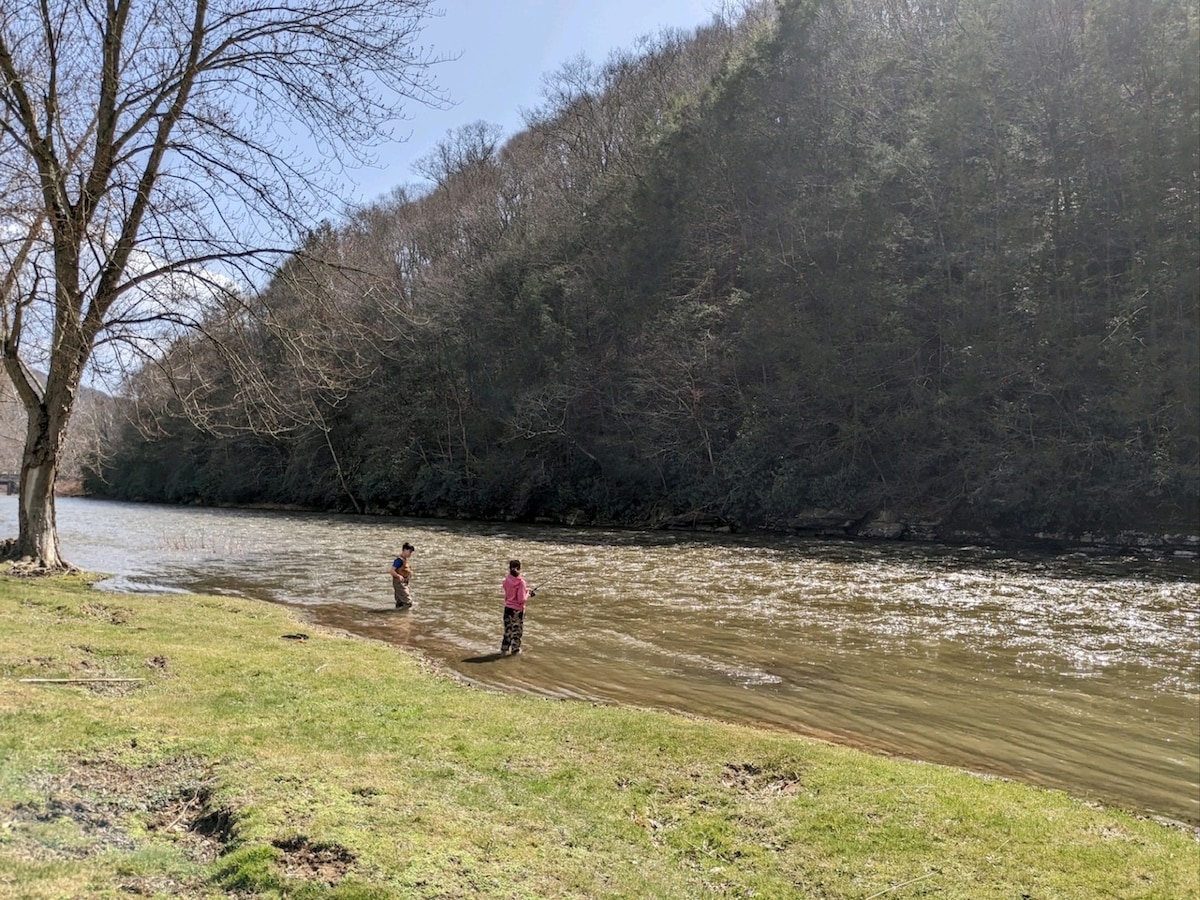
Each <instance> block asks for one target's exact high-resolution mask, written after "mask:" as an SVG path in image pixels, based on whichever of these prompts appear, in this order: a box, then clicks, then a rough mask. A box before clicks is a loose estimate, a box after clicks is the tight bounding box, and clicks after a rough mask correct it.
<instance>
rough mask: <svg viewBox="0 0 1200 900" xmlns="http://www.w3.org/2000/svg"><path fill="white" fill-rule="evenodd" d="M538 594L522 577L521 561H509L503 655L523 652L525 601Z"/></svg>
mask: <svg viewBox="0 0 1200 900" xmlns="http://www.w3.org/2000/svg"><path fill="white" fill-rule="evenodd" d="M536 593H537V592H536V591H530V590H529V587H528V586H527V585H526V584H525V579H524V578H522V577H521V561H520V560H519V559H510V560H509V561H508V575H507V576H506V577H505V579H504V639H503V641H501V643H500V653H501V655H503V654H505V653H509V652H511V653H512V654H513V655H514V656H515V655H516V654H518V653H520V652H521V634H522V633H523V632H524V630H525V600H526V598H527V597H533V596H534V595H535V594H536Z"/></svg>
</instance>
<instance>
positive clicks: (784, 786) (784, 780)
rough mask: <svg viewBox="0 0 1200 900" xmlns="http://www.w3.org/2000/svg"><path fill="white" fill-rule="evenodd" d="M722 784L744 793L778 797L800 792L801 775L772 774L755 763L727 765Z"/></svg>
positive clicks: (789, 773) (722, 773)
mask: <svg viewBox="0 0 1200 900" xmlns="http://www.w3.org/2000/svg"><path fill="white" fill-rule="evenodd" d="M721 784H723V785H724V786H725V787H727V788H731V789H733V790H736V791H742V792H744V793H749V794H763V795H767V796H773V795H774V796H778V795H786V794H793V793H795V792H796V791H798V790H799V789H800V775H799V774H798V773H795V772H772V771H769V770H766V769H763V768H761V767H760V766H757V765H755V764H754V763H726V764H725V767H724V768H723V769H722V770H721Z"/></svg>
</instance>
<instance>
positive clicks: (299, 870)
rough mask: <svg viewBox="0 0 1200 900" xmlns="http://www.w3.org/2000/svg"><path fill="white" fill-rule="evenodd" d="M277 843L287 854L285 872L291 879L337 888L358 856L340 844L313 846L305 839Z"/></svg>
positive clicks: (313, 844) (315, 844)
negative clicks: (322, 883)
mask: <svg viewBox="0 0 1200 900" xmlns="http://www.w3.org/2000/svg"><path fill="white" fill-rule="evenodd" d="M273 843H274V846H275V847H276V848H278V849H279V850H282V851H283V870H284V872H286V873H287V875H288V876H289V877H291V878H303V879H304V880H306V881H323V882H325V883H326V884H328V885H334V884H337V883H338V882H339V881H341V880H342V878H343V877H345V875H346V872H347V871H348V870H349V869H350V866H351V865H353V863H354V854H353V853H351V852H350V851H349V850H347V849H346V848H345V847H342V846H340V845H338V844H322V843H312V842H310V841H309V839H308V838H306V837H303V836H300V837H295V838H289V839H287V840H282V841H274V842H273Z"/></svg>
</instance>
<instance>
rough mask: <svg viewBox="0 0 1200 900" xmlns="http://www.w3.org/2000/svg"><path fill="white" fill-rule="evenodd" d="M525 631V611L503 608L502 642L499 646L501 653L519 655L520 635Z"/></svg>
mask: <svg viewBox="0 0 1200 900" xmlns="http://www.w3.org/2000/svg"><path fill="white" fill-rule="evenodd" d="M524 631H525V611H524V610H521V609H513V608H512V607H509V606H506V607H504V640H503V641H502V642H501V644H500V652H501V653H508V652H510V651H511V652H513V653H519V652H520V651H521V634H522V633H523V632H524Z"/></svg>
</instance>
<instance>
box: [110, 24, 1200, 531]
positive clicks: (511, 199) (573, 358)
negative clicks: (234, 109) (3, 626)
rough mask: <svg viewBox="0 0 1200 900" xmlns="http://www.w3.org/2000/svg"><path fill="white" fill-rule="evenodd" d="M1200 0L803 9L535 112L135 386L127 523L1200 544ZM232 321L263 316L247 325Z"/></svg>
mask: <svg viewBox="0 0 1200 900" xmlns="http://www.w3.org/2000/svg"><path fill="white" fill-rule="evenodd" d="M1198 19H1200V15H1198V11H1197V4H1196V2H1195V0H1089V2H1086V3H1084V2H1079V0H939V2H934V3H913V2H908V0H824V2H821V0H802V2H792V0H788V2H778V3H765V4H762V5H760V6H757V7H753V8H751V9H750V10H749V11H748V12H747V13H746V14H745V15H744V16H743V17H742V18H740V19H739V20H737V21H728V22H725V23H716V22H714V24H713V25H712V26H711V27H708V28H706V29H703V30H701V31H700V32H698V33H696V34H688V35H683V34H663V35H660V36H658V37H656V38H654V39H652V40H649V41H648V42H647V43H646V44H645V45H644V46H641V47H639V48H637V49H636V50H630V51H629V52H626V53H623V54H618V55H616V56H614V57H613V58H612V59H610V60H608V61H607V62H606V63H604V64H602V65H594V64H591V63H588V62H587V61H585V60H577V61H576V62H574V63H572V64H571V65H569V66H566V67H564V69H563V70H561V71H559V72H557V73H553V74H551V75H550V76H548V78H547V91H546V104H545V106H544V107H543V108H542V109H540V110H538V111H536V113H535V114H534V115H532V116H531V120H530V122H529V125H528V128H527V129H526V130H525V131H523V132H522V133H520V134H518V135H516V136H515V137H513V138H511V139H510V140H508V141H507V142H503V143H502V142H501V141H500V140H499V137H498V134H497V131H496V129H495V128H493V127H491V126H488V125H486V124H485V123H475V124H472V125H467V126H464V127H463V128H461V129H459V130H458V131H456V132H455V133H453V134H452V135H450V136H449V137H448V138H447V140H446V141H445V143H444V144H443V145H442V146H441V147H440V148H439V150H438V151H437V152H435V153H434V154H431V156H430V157H428V158H427V159H426V160H425V161H424V166H423V168H424V171H425V174H427V175H428V176H429V177H430V178H431V179H433V181H434V182H435V184H436V186H435V187H434V188H432V189H430V190H428V191H425V192H422V193H419V194H418V193H412V192H407V191H405V190H399V189H398V190H397V191H396V192H395V194H394V195H393V196H392V197H390V198H388V199H387V200H386V201H382V202H379V203H377V204H374V205H372V206H370V207H369V208H365V209H362V210H359V211H358V212H356V213H355V214H354V215H353V216H352V217H351V218H350V220H349V221H348V222H346V223H345V224H343V225H338V226H324V227H322V228H319V229H317V230H315V231H314V233H313V235H312V237H311V239H310V241H309V244H308V246H306V247H304V248H303V252H302V253H300V254H298V255H297V256H296V257H295V258H294V259H293V260H291V261H289V262H288V263H287V264H286V265H285V266H283V267H282V269H281V270H280V271H279V273H278V275H277V277H276V278H275V279H274V281H273V283H272V284H271V285H270V286H269V288H268V289H267V290H266V292H265V294H264V296H263V297H261V298H258V300H257V301H256V302H259V303H261V304H263V305H264V308H268V309H270V310H271V316H270V317H269V322H268V324H267V325H265V326H256V327H254V328H248V327H236V326H230V325H228V324H226V325H222V326H219V327H218V326H217V325H216V324H215V323H214V325H213V327H211V328H210V329H209V331H210V337H213V338H215V339H216V341H215V342H210V341H201V340H199V339H191V340H188V341H187V342H181V343H180V344H178V345H176V346H174V347H173V348H171V350H170V352H169V353H167V354H166V355H165V357H164V359H163V361H162V364H161V365H160V366H155V367H149V368H147V369H145V370H144V371H143V372H142V373H141V375H140V376H138V377H137V378H136V379H134V380H133V381H131V382H130V383H129V386H128V387H129V392H128V396H129V404H130V409H131V412H132V413H133V416H132V418H133V419H134V420H135V421H136V422H137V423H138V426H139V427H137V428H134V427H132V426H131V427H130V428H129V429H127V430H126V432H125V433H124V435H123V437H122V438H121V439H120V440H119V441H118V442H117V443H116V444H115V445H114V446H113V447H112V448H110V450H109V452H108V453H107V454H106V455H105V457H104V462H103V464H99V463H98V464H97V466H96V469H97V470H98V471H97V472H96V473H95V474H94V477H93V478H92V479H91V482H90V484H91V486H92V488H93V489H94V490H96V491H98V492H102V493H105V494H107V495H110V496H117V497H124V498H139V499H153V500H166V501H172V502H203V503H251V502H256V503H257V502H265V503H281V504H298V505H303V506H309V507H315V508H323V509H346V510H358V511H363V512H372V513H397V514H411V515H460V516H471V517H501V518H518V519H534V518H544V519H550V520H555V521H566V522H578V523H587V522H606V523H614V522H615V523H628V524H638V525H648V524H664V523H671V522H674V523H684V522H702V523H717V522H726V523H730V524H732V525H735V526H743V527H767V528H785V529H786V528H793V529H806V530H830V531H840V530H847V531H852V532H853V531H857V532H860V533H868V534H880V535H893V536H899V535H902V534H909V535H911V536H917V537H923V536H929V537H933V536H937V535H939V534H940V535H944V534H947V533H949V531H948V530H954V529H961V530H966V531H970V530H972V529H974V530H977V531H979V532H986V533H991V534H993V535H997V536H1003V535H1008V536H1022V535H1032V534H1035V533H1040V532H1054V533H1063V534H1067V533H1071V534H1080V533H1085V532H1088V533H1104V534H1115V533H1118V532H1121V531H1128V530H1142V531H1151V532H1166V531H1172V530H1174V531H1180V530H1187V529H1190V530H1191V533H1192V534H1195V533H1196V524H1195V523H1196V521H1197V516H1198V515H1200V511H1198V506H1197V497H1198V495H1200V412H1198V405H1200V404H1198V396H1197V395H1198V392H1200V359H1198V344H1200V322H1198V300H1197V298H1198V295H1200V277H1198V262H1200V256H1198V253H1200V248H1198V231H1197V211H1198V210H1197V207H1198V203H1200V147H1198V137H1197V135H1198V133H1200V131H1198V129H1200V90H1198V84H1200V73H1198V71H1197V59H1198V57H1200V39H1198V35H1200V24H1198ZM235 321H236V320H235Z"/></svg>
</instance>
